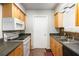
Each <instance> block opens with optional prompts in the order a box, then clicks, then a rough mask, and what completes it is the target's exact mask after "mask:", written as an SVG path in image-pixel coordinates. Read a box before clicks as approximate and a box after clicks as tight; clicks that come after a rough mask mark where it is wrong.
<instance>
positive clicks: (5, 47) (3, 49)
mask: <svg viewBox="0 0 79 59" xmlns="http://www.w3.org/2000/svg"><path fill="white" fill-rule="evenodd" d="M29 35H31V34H23V35H20V36H19V37H18V38H16V39H12V41H11V40H10V41H7V42H4V41H3V39H1V40H0V56H7V55H8V54H9V53H10V52H11V51H13V50H14V49H15V48H17V47H18V46H19V45H20V44H21V43H22V42H21V41H18V42H17V41H13V40H21V39H22V40H23V39H25V38H26V37H28V36H29Z"/></svg>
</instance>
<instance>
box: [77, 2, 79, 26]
mask: <svg viewBox="0 0 79 59" xmlns="http://www.w3.org/2000/svg"><path fill="white" fill-rule="evenodd" d="M76 26H79V3H77V4H76Z"/></svg>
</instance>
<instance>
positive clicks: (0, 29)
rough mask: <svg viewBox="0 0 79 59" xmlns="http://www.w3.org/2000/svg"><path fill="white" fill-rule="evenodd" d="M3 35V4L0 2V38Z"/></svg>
mask: <svg viewBox="0 0 79 59" xmlns="http://www.w3.org/2000/svg"><path fill="white" fill-rule="evenodd" d="M2 37H3V36H2V5H1V4H0V38H2Z"/></svg>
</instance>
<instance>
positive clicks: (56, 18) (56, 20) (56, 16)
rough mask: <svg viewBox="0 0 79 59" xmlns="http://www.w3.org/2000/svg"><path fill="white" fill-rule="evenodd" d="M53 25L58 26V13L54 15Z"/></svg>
mask: <svg viewBox="0 0 79 59" xmlns="http://www.w3.org/2000/svg"><path fill="white" fill-rule="evenodd" d="M55 27H58V15H57V14H56V15H55Z"/></svg>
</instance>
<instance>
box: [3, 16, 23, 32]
mask: <svg viewBox="0 0 79 59" xmlns="http://www.w3.org/2000/svg"><path fill="white" fill-rule="evenodd" d="M2 30H3V31H13V30H24V22H23V21H21V20H20V19H17V18H2Z"/></svg>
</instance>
